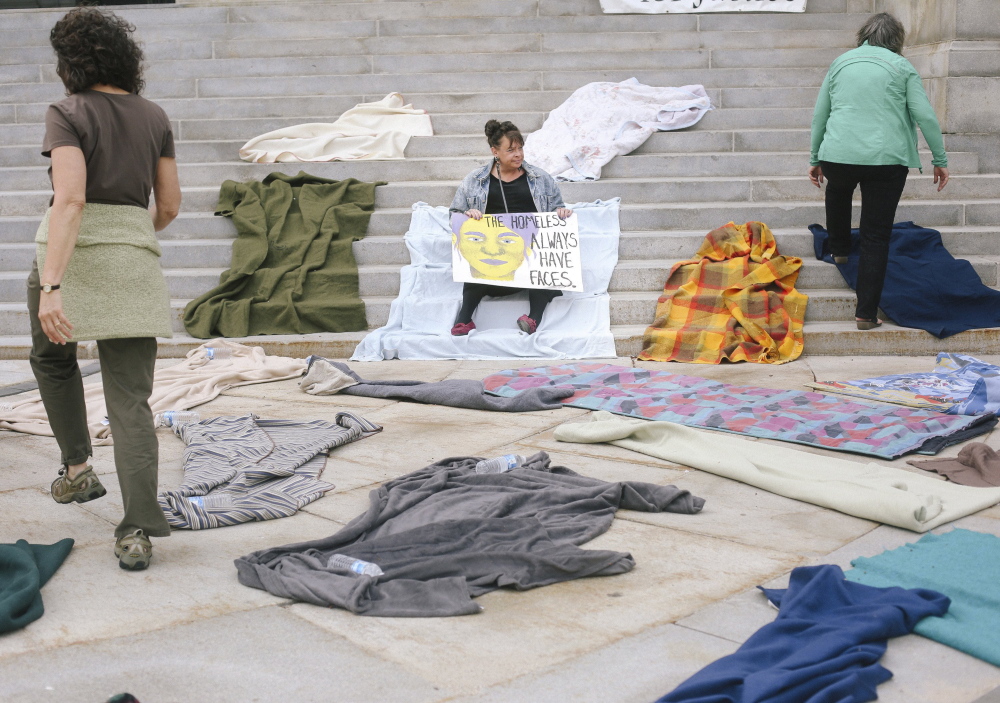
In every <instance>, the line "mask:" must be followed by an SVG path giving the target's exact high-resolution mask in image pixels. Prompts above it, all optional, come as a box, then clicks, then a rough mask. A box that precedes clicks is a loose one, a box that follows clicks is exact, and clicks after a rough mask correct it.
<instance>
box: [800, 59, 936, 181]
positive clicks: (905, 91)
mask: <svg viewBox="0 0 1000 703" xmlns="http://www.w3.org/2000/svg"><path fill="white" fill-rule="evenodd" d="M916 125H920V131H921V132H923V134H924V139H926V140H927V145H928V146H929V147H930V148H931V153H932V154H933V157H934V158H933V159H932V160H931V163H932V164H934V165H935V166H942V167H946V166H947V165H948V156H947V154H945V151H944V140H943V139H942V138H941V126H940V125H939V124H938V121H937V116H936V115H935V114H934V108H932V107H931V103H930V100H928V99H927V93H925V92H924V86H923V84H922V83H921V82H920V74H918V73H917V70H916V69H915V68H913V64H911V63H910V62H909V61H907V60H906V59H905V58H903V57H902V56H900V55H899V54H896V53H893V52H892V51H889V50H888V49H883V48H882V47H880V46H870V45H869V44H868V42H865V43H864V44H862V45H861V46H859V47H858V48H857V49H852V50H851V51H848V52H847V53H846V54H842V55H841V56H838V57H837V58H836V59H835V60H834V62H833V63H832V64H831V65H830V70H829V71H828V72H827V74H826V78H825V79H824V80H823V85H822V87H821V88H820V89H819V97H817V98H816V111H815V112H814V113H813V122H812V152H811V153H810V158H809V163H810V165H812V166H816V165H817V164H818V163H819V162H820V161H821V160H822V161H832V162H834V163H841V164H858V165H864V166H891V165H895V164H901V165H903V166H908V167H910V168H920V156H919V155H918V154H917V129H916Z"/></svg>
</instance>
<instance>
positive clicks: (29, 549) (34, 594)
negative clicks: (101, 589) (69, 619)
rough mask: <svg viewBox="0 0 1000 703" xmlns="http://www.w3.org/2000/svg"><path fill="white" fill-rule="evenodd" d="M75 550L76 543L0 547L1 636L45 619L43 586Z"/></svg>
mask: <svg viewBox="0 0 1000 703" xmlns="http://www.w3.org/2000/svg"><path fill="white" fill-rule="evenodd" d="M72 548H73V540H72V539H70V538H68V537H67V538H66V539H62V540H59V541H58V542H56V543H55V544H28V543H27V542H25V541H24V540H23V539H19V540H18V541H17V543H16V544H0V633H3V632H11V631H12V630H19V629H21V628H22V627H24V626H25V625H27V624H28V623H31V622H34V621H35V620H37V619H38V618H40V617H42V613H43V612H45V611H44V608H43V607H42V592H41V591H42V586H44V585H45V583H46V582H47V581H48V580H49V579H50V578H52V574H54V573H55V572H56V570H57V569H58V568H59V567H60V566H62V563H63V562H64V561H65V560H66V557H67V555H69V550H71V549H72Z"/></svg>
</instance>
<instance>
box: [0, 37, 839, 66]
mask: <svg viewBox="0 0 1000 703" xmlns="http://www.w3.org/2000/svg"><path fill="white" fill-rule="evenodd" d="M492 40H493V42H492V45H493V46H497V45H499V46H502V47H503V48H504V50H505V51H508V52H528V51H544V52H546V53H558V52H565V51H572V50H573V48H575V47H580V46H586V47H587V48H588V49H589V50H590V51H595V52H596V51H635V52H638V51H663V49H664V48H665V47H669V48H670V49H672V50H675V51H678V50H690V49H717V50H718V49H722V50H725V51H727V52H731V50H733V49H739V50H746V49H759V48H760V47H762V46H769V47H773V48H774V49H808V50H811V49H810V47H815V46H824V47H843V49H840V51H844V50H846V49H849V48H851V46H852V45H853V43H854V33H853V32H842V31H824V30H817V31H812V32H809V31H804V32H764V33H763V35H761V34H751V33H749V32H690V31H680V32H628V33H616V32H604V33H601V34H572V33H564V32H558V33H550V34H536V33H527V32H526V33H515V34H503V35H493V37H492ZM190 43H192V44H195V43H196V42H190ZM201 43H202V44H203V45H204V46H208V47H209V48H210V50H211V49H214V51H215V58H254V57H281V56H330V55H332V54H341V55H343V54H372V55H382V56H386V55H398V54H417V55H419V54H429V53H435V54H457V53H463V54H478V53H482V51H483V49H484V43H483V37H482V35H478V34H474V35H466V36H437V37H435V38H434V41H433V42H428V41H427V39H426V38H424V37H405V36H404V37H357V38H347V37H344V38H341V39H339V40H338V41H337V43H336V45H335V46H331V43H330V42H329V41H327V40H325V39H300V40H297V41H291V40H284V41H215V42H211V41H207V40H206V41H204V42H201ZM147 46H148V47H150V48H157V49H158V47H160V46H164V45H163V44H157V43H148V42H147ZM2 56H3V54H2V53H0V60H2ZM31 56H32V57H34V56H35V54H31ZM150 58H152V56H151V57H150ZM164 58H166V56H165V57H164ZM170 58H174V57H170ZM192 58H207V57H201V56H195V57H192ZM26 60H27V61H30V60H33V59H26ZM34 60H37V61H38V62H39V63H44V62H45V60H46V59H45V57H44V56H43V57H42V58H39V59H34Z"/></svg>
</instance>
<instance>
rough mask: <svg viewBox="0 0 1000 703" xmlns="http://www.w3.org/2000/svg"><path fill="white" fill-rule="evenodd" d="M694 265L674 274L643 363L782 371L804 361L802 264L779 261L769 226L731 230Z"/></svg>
mask: <svg viewBox="0 0 1000 703" xmlns="http://www.w3.org/2000/svg"><path fill="white" fill-rule="evenodd" d="M695 257H696V258H694V259H690V260H688V261H681V262H680V263H678V264H675V265H674V267H673V269H671V271H670V276H669V277H668V278H667V283H666V285H665V286H664V288H663V295H661V296H660V299H659V301H658V304H657V306H656V319H655V320H654V321H653V324H652V325H651V326H650V327H649V328H648V329H647V330H646V334H645V337H644V338H643V345H642V347H643V348H642V353H641V354H640V355H639V358H640V359H645V360H648V361H688V362H694V363H697V364H718V363H720V362H722V361H753V362H756V363H761V364H783V363H785V362H786V361H792V360H794V359H797V358H798V357H799V356H800V355H801V354H802V346H803V335H802V323H803V320H804V318H805V314H806V303H807V302H808V300H809V298H808V297H807V296H805V295H803V294H802V293H799V292H798V291H797V290H795V281H796V279H797V278H798V277H799V268H801V266H802V259H799V258H797V257H794V256H779V255H778V246H777V244H776V243H775V241H774V235H772V234H771V230H769V229H768V228H767V225H765V224H764V223H763V222H747V223H746V224H745V225H737V224H734V223H732V222H730V223H729V224H728V225H725V226H724V227H720V228H719V229H716V230H713V231H712V232H709V233H708V234H707V235H706V236H705V241H704V242H702V244H701V247H700V248H699V249H698V251H697V253H696V254H695Z"/></svg>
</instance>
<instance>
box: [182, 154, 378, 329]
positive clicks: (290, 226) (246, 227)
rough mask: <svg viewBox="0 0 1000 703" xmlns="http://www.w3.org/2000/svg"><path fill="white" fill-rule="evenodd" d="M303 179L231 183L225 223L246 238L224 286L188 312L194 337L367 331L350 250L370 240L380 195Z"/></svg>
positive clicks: (222, 206) (350, 182) (225, 195)
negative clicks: (367, 235) (357, 242)
mask: <svg viewBox="0 0 1000 703" xmlns="http://www.w3.org/2000/svg"><path fill="white" fill-rule="evenodd" d="M379 185H384V184H383V183H365V182H363V181H358V180H356V179H354V178H348V179H345V180H343V181H331V180H328V179H326V178H318V177H316V176H310V175H309V174H307V173H305V172H301V171H300V172H299V174H298V175H297V176H286V175H285V174H283V173H272V174H271V175H269V176H268V177H267V178H265V179H264V181H263V182H258V181H249V182H246V183H237V182H236V181H226V182H225V183H223V184H222V189H221V191H220V192H219V205H218V208H217V209H216V213H215V214H216V215H223V216H226V217H232V218H233V222H234V223H235V224H236V230H237V232H238V234H237V238H236V241H235V242H234V243H233V258H232V263H231V264H230V267H229V270H227V271H225V272H224V273H223V274H222V277H221V278H220V280H219V285H218V286H216V287H215V288H213V289H212V290H210V291H209V292H207V293H205V294H204V295H202V296H201V297H200V298H197V299H195V300H192V301H191V302H190V303H188V306H187V309H186V310H185V311H184V327H185V328H186V329H187V331H188V333H189V334H190V335H192V336H193V337H200V338H203V339H207V338H210V337H247V336H251V335H257V334H308V333H310V332H354V331H358V330H364V329H367V328H368V324H367V322H366V321H365V304H364V302H363V301H362V300H361V296H360V295H359V293H358V265H357V262H356V261H355V260H354V253H353V252H352V250H351V243H352V242H354V241H355V240H358V239H361V238H362V237H364V236H365V232H366V231H367V230H368V220H369V218H370V217H371V213H372V210H374V209H375V187H376V186H379Z"/></svg>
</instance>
